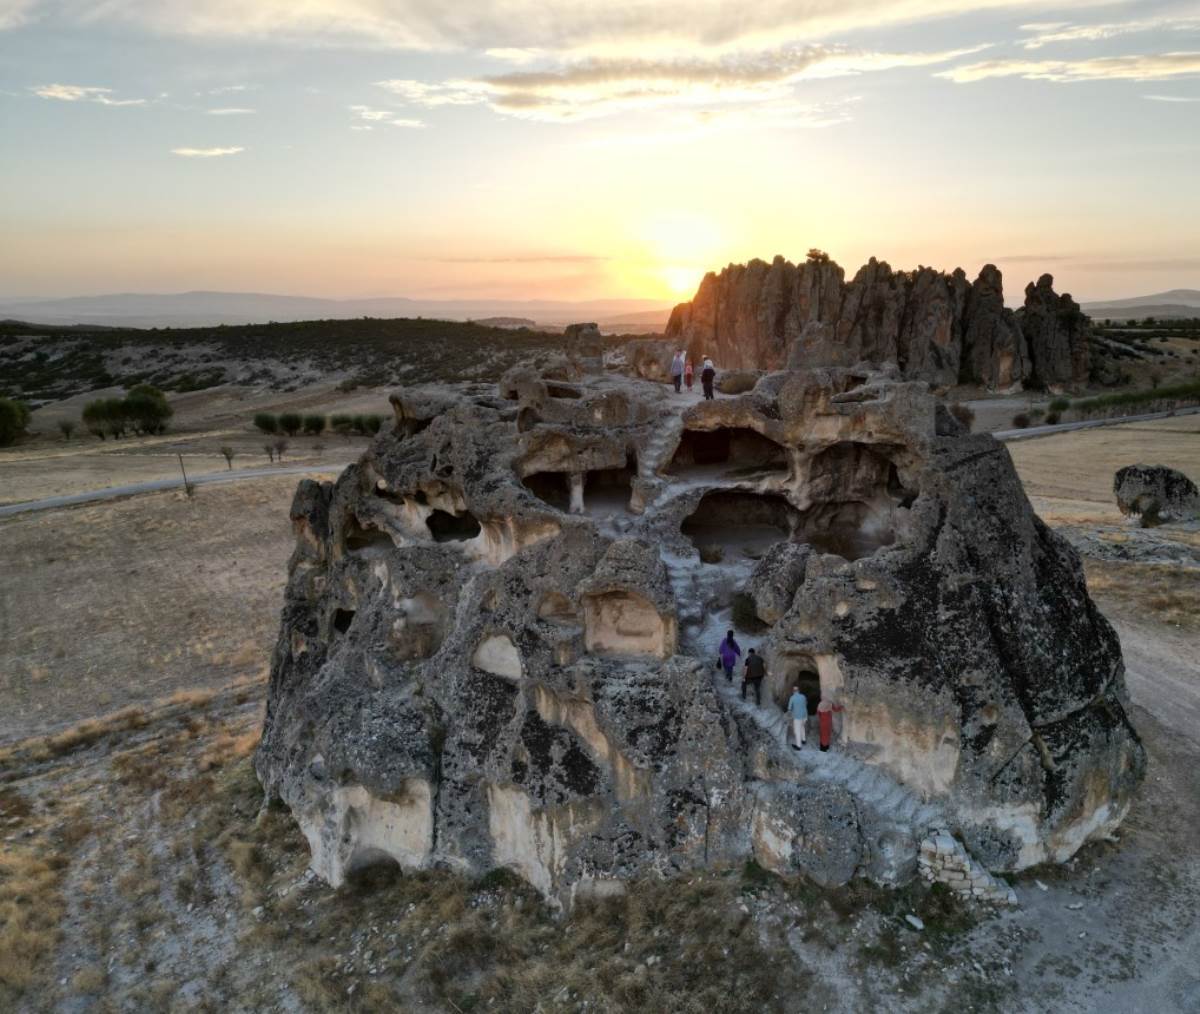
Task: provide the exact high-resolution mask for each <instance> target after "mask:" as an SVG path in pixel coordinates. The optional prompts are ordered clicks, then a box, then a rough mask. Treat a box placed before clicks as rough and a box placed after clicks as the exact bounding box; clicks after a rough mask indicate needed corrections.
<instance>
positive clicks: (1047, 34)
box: [1021, 16, 1200, 49]
mask: <svg viewBox="0 0 1200 1014" xmlns="http://www.w3.org/2000/svg"><path fill="white" fill-rule="evenodd" d="M1021 28H1022V30H1024V31H1032V32H1035V33H1036V34H1035V35H1034V36H1033V38H1031V39H1026V40H1024V42H1022V43H1021V45H1022V46H1024V47H1025V48H1026V49H1041V48H1042V47H1043V46H1049V45H1051V44H1053V43H1057V42H1100V41H1102V40H1104V39H1112V38H1115V37H1116V36H1119V35H1130V34H1132V33H1135V32H1152V31H1174V32H1189V31H1190V32H1194V31H1196V30H1197V29H1200V17H1195V16H1188V17H1176V16H1162V17H1156V18H1140V19H1137V20H1134V21H1112V22H1107V23H1105V24H1095V25H1073V24H1070V23H1069V22H1049V23H1046V24H1041V25H1039V24H1031V25H1022V26H1021Z"/></svg>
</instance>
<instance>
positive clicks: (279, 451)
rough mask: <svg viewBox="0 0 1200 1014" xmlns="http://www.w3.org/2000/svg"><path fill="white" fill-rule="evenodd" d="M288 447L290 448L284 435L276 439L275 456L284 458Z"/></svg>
mask: <svg viewBox="0 0 1200 1014" xmlns="http://www.w3.org/2000/svg"><path fill="white" fill-rule="evenodd" d="M287 449H288V442H287V441H286V440H284V439H283V437H280V438H279V439H278V440H276V441H275V457H277V458H278V459H279V460H280V461H282V460H283V452H284V451H286V450H287Z"/></svg>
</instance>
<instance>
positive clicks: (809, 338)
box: [643, 257, 1090, 389]
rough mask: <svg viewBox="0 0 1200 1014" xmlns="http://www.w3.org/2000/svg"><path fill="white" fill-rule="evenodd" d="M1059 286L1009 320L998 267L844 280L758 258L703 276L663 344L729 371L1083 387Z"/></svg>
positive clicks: (877, 270)
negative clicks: (872, 366) (875, 367)
mask: <svg viewBox="0 0 1200 1014" xmlns="http://www.w3.org/2000/svg"><path fill="white" fill-rule="evenodd" d="M1053 281H1054V280H1053V279H1052V278H1051V277H1050V276H1049V275H1043V276H1042V277H1041V278H1040V279H1039V280H1038V282H1037V284H1036V285H1034V284H1030V285H1029V287H1028V288H1027V289H1026V290H1025V306H1024V308H1023V309H1022V310H1020V311H1018V312H1017V313H1014V312H1013V311H1011V310H1009V309H1007V308H1006V307H1005V305H1004V292H1003V284H1002V279H1001V277H1000V272H999V270H998V269H997V268H996V267H995V266H994V265H992V264H988V265H985V266H984V268H983V269H982V270H981V271H980V273H979V276H978V277H977V278H976V279H975V281H974V282H970V281H968V280H967V276H966V274H965V273H964V272H963V271H962V270H961V269H959V270H956V271H954V272H952V273H950V274H946V273H943V272H940V271H935V270H934V269H933V268H926V267H921V268H918V269H917V270H915V271H895V270H893V269H892V268H891V267H890V266H889V265H888V264H887V263H886V262H884V261H877V260H875V259H874V258H872V259H871V260H870V261H869V262H868V263H867V264H864V265H863V266H862V267H861V268H860V269H859V270H858V273H857V274H856V275H855V276H854V277H853V278H852V279H851V280H850V281H849V282H847V281H846V280H845V273H844V271H843V270H842V268H841V267H839V266H838V265H837V264H835V263H833V262H832V261H808V262H806V263H803V264H798V265H797V264H792V263H790V262H789V261H786V260H784V259H783V258H782V257H776V258H775V260H774V261H773V262H772V263H770V264H767V263H766V262H765V261H760V260H753V261H750V262H749V263H748V264H731V265H729V266H728V267H726V268H724V269H722V270H721V272H720V273H712V272H710V273H709V274H707V275H705V276H704V279H703V280H702V281H701V283H700V287H699V288H698V289H697V291H696V295H695V297H694V298H693V299H692V301H691V302H689V303H681V304H679V305H678V306H677V307H675V309H674V311H673V312H672V313H671V318H670V320H669V322H668V324H667V331H666V337H667V340H668V342H674V343H680V344H683V345H685V346H686V347H687V348H688V349H689V350H690V351H691V353H692V356H693V358H695V359H697V361H698V357H699V356H702V355H706V354H707V355H711V356H713V357H714V359H715V361H716V362H717V364H718V366H720V367H721V368H723V369H779V368H781V367H783V366H792V367H796V368H812V367H821V366H853V365H855V364H857V363H860V362H871V363H885V362H890V363H894V364H896V365H897V366H898V367H899V369H900V371H901V373H902V374H903V375H904V376H905V377H907V378H909V379H914V380H926V381H928V382H930V383H932V384H935V385H939V386H949V385H952V384H957V383H976V384H982V385H984V386H986V387H989V388H994V389H1006V388H1010V387H1013V386H1014V385H1017V384H1020V383H1022V382H1026V381H1029V382H1032V383H1034V384H1040V385H1043V386H1050V387H1065V386H1071V385H1078V384H1082V383H1085V382H1086V381H1087V378H1088V365H1089V355H1088V342H1089V339H1090V330H1089V328H1088V325H1087V318H1086V317H1084V316H1083V314H1082V313H1081V312H1080V310H1079V307H1078V305H1077V304H1076V303H1075V302H1074V301H1073V300H1072V299H1071V297H1070V296H1065V295H1064V296H1058V295H1057V294H1055V292H1054V290H1053V287H1052V286H1053ZM643 375H648V374H643Z"/></svg>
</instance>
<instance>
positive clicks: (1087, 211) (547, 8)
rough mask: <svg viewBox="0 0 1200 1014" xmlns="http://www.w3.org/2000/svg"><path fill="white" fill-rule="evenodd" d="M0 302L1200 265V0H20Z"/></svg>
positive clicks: (674, 286)
mask: <svg viewBox="0 0 1200 1014" xmlns="http://www.w3.org/2000/svg"><path fill="white" fill-rule="evenodd" d="M0 129H2V133H0V235H2V236H3V243H2V245H0V297H11V298H19V297H30V296H47V297H50V296H67V295H77V294H90V293H100V292H112V291H158V292H166V291H176V290H184V289H227V290H245V291H263V292H281V293H291V294H304V295H320V296H336V297H356V296H375V295H407V296H423V297H434V298H443V297H444V298H451V297H488V298H497V297H511V298H561V299H586V298H595V297H615V296H631V297H633V296H639V297H650V298H655V299H662V300H663V301H664V302H672V301H674V300H677V299H679V298H682V297H685V296H687V295H690V293H691V292H692V290H694V288H695V285H696V283H697V282H698V281H699V279H700V277H701V275H702V274H703V273H704V271H705V270H708V269H711V268H718V267H720V266H721V265H723V264H726V263H728V262H730V261H742V260H746V259H748V258H750V257H755V256H757V257H763V258H767V259H769V258H770V257H772V256H773V255H775V254H777V253H781V254H783V255H785V256H787V257H789V258H790V259H793V260H795V259H797V258H802V257H803V256H804V253H805V251H806V250H807V249H808V248H809V247H811V246H818V247H822V248H824V249H826V250H828V251H829V252H830V253H831V254H832V255H833V256H834V257H835V258H836V259H837V260H838V261H839V262H840V263H841V264H843V266H846V267H847V268H848V270H850V271H853V270H854V269H855V268H856V267H857V266H858V265H859V264H860V263H861V262H862V261H864V260H865V259H866V258H867V257H869V256H871V255H875V256H878V257H880V258H883V259H886V260H888V261H889V262H891V263H892V265H893V266H895V267H903V268H910V267H915V266H917V265H918V264H929V265H933V266H935V267H939V268H943V269H947V270H948V269H951V268H953V267H956V266H960V265H961V266H962V267H964V268H965V269H966V270H967V271H968V273H969V274H971V275H972V276H973V275H974V274H975V272H977V271H978V269H979V267H980V265H982V264H983V263H985V262H987V261H994V262H996V263H998V264H999V265H1000V267H1001V268H1002V269H1003V271H1004V273H1005V281H1006V294H1007V295H1008V297H1009V300H1010V301H1012V300H1014V299H1015V298H1017V297H1018V296H1019V292H1020V289H1021V287H1023V286H1024V284H1025V282H1026V281H1028V280H1030V279H1031V278H1034V277H1036V276H1037V275H1038V274H1039V273H1041V272H1043V271H1049V272H1051V273H1052V274H1054V275H1055V277H1056V279H1057V281H1058V288H1059V289H1060V290H1064V289H1065V290H1067V291H1070V292H1072V293H1073V294H1075V296H1076V297H1077V298H1080V299H1092V298H1107V297H1114V298H1115V297H1120V296H1128V295H1137V294H1141V293H1148V292H1155V291H1159V290H1163V289H1167V288H1172V287H1179V286H1187V287H1195V288H1200V185H1198V184H1200V5H1198V4H1194V3H1193V4H1158V3H1144V2H1138V3H1120V2H1115V3H1103V4H1100V3H1084V2H1081V3H1073V4H1066V5H1060V6H1047V5H1046V4H1044V3H1037V4H1035V3H1003V2H998V0H997V2H978V3H971V2H966V0H899V2H897V0H886V2H885V0H756V2H754V3H750V4H734V3H716V2H710V0H688V2H686V3H685V2H680V0H624V2H622V0H612V2H598V0H586V2H585V0H542V2H534V0H460V2H458V3H451V2H447V0H265V2H258V3H255V2H253V0H241V2H238V0H88V2H84V0H0Z"/></svg>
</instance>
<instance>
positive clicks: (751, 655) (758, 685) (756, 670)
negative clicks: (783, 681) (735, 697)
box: [742, 648, 767, 707]
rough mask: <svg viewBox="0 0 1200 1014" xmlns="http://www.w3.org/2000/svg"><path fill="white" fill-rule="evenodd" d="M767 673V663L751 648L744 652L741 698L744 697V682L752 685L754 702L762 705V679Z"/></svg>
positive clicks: (759, 705)
mask: <svg viewBox="0 0 1200 1014" xmlns="http://www.w3.org/2000/svg"><path fill="white" fill-rule="evenodd" d="M766 675H767V663H766V662H764V661H763V657H762V655H760V654H758V652H756V651H755V650H754V649H753V648H751V649H750V651H749V652H748V653H747V654H746V668H745V669H744V670H743V672H742V700H743V701H744V700H745V699H746V684H747V683H749V684H750V685H751V686H753V687H754V703H755V705H757V706H758V707H762V681H763V678H764V677H765V676H766Z"/></svg>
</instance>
